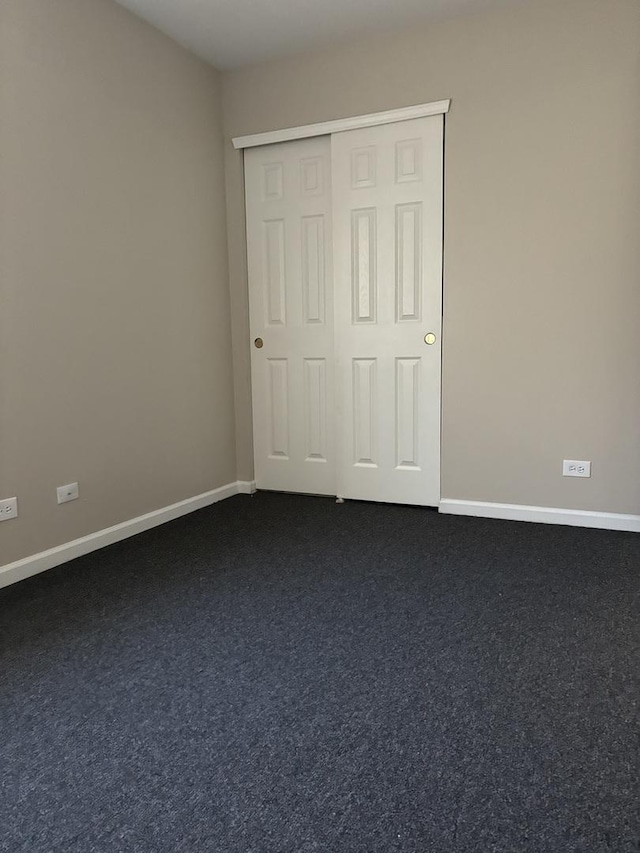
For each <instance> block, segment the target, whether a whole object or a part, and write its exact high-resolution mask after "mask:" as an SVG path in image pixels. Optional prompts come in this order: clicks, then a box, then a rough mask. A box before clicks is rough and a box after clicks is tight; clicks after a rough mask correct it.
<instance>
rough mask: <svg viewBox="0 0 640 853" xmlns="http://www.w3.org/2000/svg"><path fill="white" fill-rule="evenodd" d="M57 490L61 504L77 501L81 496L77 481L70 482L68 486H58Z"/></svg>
mask: <svg viewBox="0 0 640 853" xmlns="http://www.w3.org/2000/svg"><path fill="white" fill-rule="evenodd" d="M56 492H57V494H58V503H59V504H66V503H67V502H68V501H75V500H77V499H78V498H79V497H80V493H79V492H78V484H77V483H69V485H68V486H58V488H57V489H56Z"/></svg>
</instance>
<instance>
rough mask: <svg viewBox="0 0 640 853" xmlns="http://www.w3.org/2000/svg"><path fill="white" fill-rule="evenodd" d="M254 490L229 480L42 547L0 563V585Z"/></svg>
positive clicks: (250, 485)
mask: <svg viewBox="0 0 640 853" xmlns="http://www.w3.org/2000/svg"><path fill="white" fill-rule="evenodd" d="M255 490H256V488H255V483H253V482H249V481H246V480H239V481H237V482H235V483H228V484H227V485H226V486H220V488H218V489H212V490H211V491H210V492H204V493H203V494H201V495H196V496H195V497H193V498H187V499H186V500H184V501H179V502H178V503H175V504H171V505H170V506H165V507H163V508H162V509H156V510H154V511H153V512H148V513H146V514H145V515H139V516H138V517H137V518H131V519H130V520H129V521H123V522H122V523H121V524H115V525H114V526H113V527H107V528H105V529H104V530H98V531H96V533H90V534H89V535H88V536H83V537H82V538H80V539H74V540H73V541H72V542H65V544H64V545H58V546H57V547H56V548H50V549H49V550H48V551H41V552H40V553H39V554H33V555H32V556H31V557H25V558H24V559H23V560H16V562H15V563H8V564H7V565H5V566H0V588H2V587H4V586H9V584H12V583H16V582H17V581H21V580H24V579H25V578H28V577H31V575H37V574H38V573H39V572H44V571H46V570H47V569H52V568H53V567H54V566H60V565H61V564H62V563H66V562H68V561H69V560H74V559H75V558H76V557H82V556H83V554H89V553H90V552H91V551H97V550H98V549H99V548H104V547H105V546H106V545H112V544H113V543H114V542H120V541H121V540H122V539H128V538H129V536H135V535H136V533H142V532H143V531H144V530H150V529H151V528H152V527H158V526H159V525H161V524H164V523H165V522H167V521H173V519H174V518H180V516H182V515H187V514H188V513H190V512H195V510H197V509H202V508H203V507H205V506H210V505H211V504H214V503H217V502H218V501H223V500H224V499H225V498H230V497H231V496H232V495H238V494H251V493H253V492H255Z"/></svg>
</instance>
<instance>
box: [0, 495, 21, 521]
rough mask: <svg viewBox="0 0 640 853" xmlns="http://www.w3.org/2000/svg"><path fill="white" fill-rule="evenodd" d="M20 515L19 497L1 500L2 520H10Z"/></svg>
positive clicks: (0, 515) (0, 518) (0, 511)
mask: <svg viewBox="0 0 640 853" xmlns="http://www.w3.org/2000/svg"><path fill="white" fill-rule="evenodd" d="M17 517H18V498H5V499H4V500H1V501H0V521H9V519H10V518H17Z"/></svg>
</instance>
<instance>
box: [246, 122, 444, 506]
mask: <svg viewBox="0 0 640 853" xmlns="http://www.w3.org/2000/svg"><path fill="white" fill-rule="evenodd" d="M442 146H443V118H442V116H441V115H434V116H429V117H426V118H419V119H411V120H409V121H400V122H395V123H392V124H386V125H377V126H373V127H366V128H361V129H358V130H349V131H344V132H339V133H334V134H333V135H331V136H329V135H327V136H319V137H313V138H310V139H305V140H298V141H293V142H282V143H277V144H273V145H264V146H261V147H255V148H250V149H248V150H247V151H246V152H245V183H246V204H247V246H248V272H249V301H250V321H251V369H252V388H253V428H254V450H255V471H256V485H257V487H258V488H259V489H273V490H277V491H290V492H304V493H311V494H328V495H339V496H341V497H345V498H356V499H361V500H371V501H389V502H394V503H407V504H421V505H426V506H437V505H438V503H439V500H440V360H441V357H440V332H441V303H442V195H443V192H442V191H443V173H442V169H443V151H442ZM332 258H333V261H332ZM334 376H335V387H334Z"/></svg>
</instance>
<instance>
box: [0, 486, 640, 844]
mask: <svg viewBox="0 0 640 853" xmlns="http://www.w3.org/2000/svg"><path fill="white" fill-rule="evenodd" d="M0 628H1V632H2V633H1V637H0V642H1V687H0V689H1V693H0V712H1V718H0V759H1V761H2V766H1V771H2V772H1V775H0V786H1V787H0V850H2V851H8V853H18V851H27V853H41V852H42V853H76V851H77V853H93V851H105V852H106V851H114V853H129V851H140V853H151V851H163V853H164V851H167V853H168V852H169V851H171V853H174V851H175V852H176V853H177V852H178V851H216V853H217V851H219V853H311V851H326V853H356V852H357V853H378V851H379V853H395V851H403V853H425V851H434V853H436V851H437V853H447V852H448V851H479V853H480V851H481V853H489V851H500V853H503V851H504V853H556V851H558V852H559V853H564V851H571V853H596V851H597V853H601V851H617V853H627V851H636V853H637V851H639V850H640V820H639V814H640V806H639V802H640V785H639V781H638V776H639V770H640V765H639V760H640V759H639V746H640V720H639V715H638V703H639V700H640V536H637V535H633V534H624V533H613V532H604V531H594V530H580V529H576V528H567V527H551V526H546V525H533V524H518V523H512V522H501V521H490V520H482V519H464V518H454V517H451V516H439V515H438V514H437V513H435V512H433V511H429V510H422V509H417V508H409V507H394V506H380V505H374V504H361V503H349V502H347V503H345V504H344V505H336V504H335V503H334V502H333V501H331V500H328V499H321V498H307V497H293V496H286V495H272V494H259V495H257V496H255V497H254V498H249V497H248V496H238V497H235V498H232V499H230V500H228V501H225V502H224V503H221V504H217V505H216V506H213V507H211V508H209V509H206V510H202V511H200V512H197V513H194V514H192V515H190V516H188V517H185V518H183V519H180V520H178V521H175V522H172V523H170V524H167V525H165V526H163V527H161V528H158V529H156V530H153V531H150V532H148V533H145V534H142V535H140V536H138V537H136V538H134V539H131V540H128V541H126V542H122V543H119V544H117V545H113V546H111V547H110V548H107V549H104V550H102V551H99V552H96V553H95V554H92V555H89V556H87V557H83V558H81V559H79V560H77V561H75V562H74V563H72V564H67V565H66V566H62V567H60V568H59V569H54V570H52V571H50V572H47V573H45V574H43V575H40V576H38V577H35V578H32V579H30V580H28V581H25V582H23V583H21V584H18V585H16V586H14V587H11V588H9V589H6V590H4V591H3V592H2V593H0Z"/></svg>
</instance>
